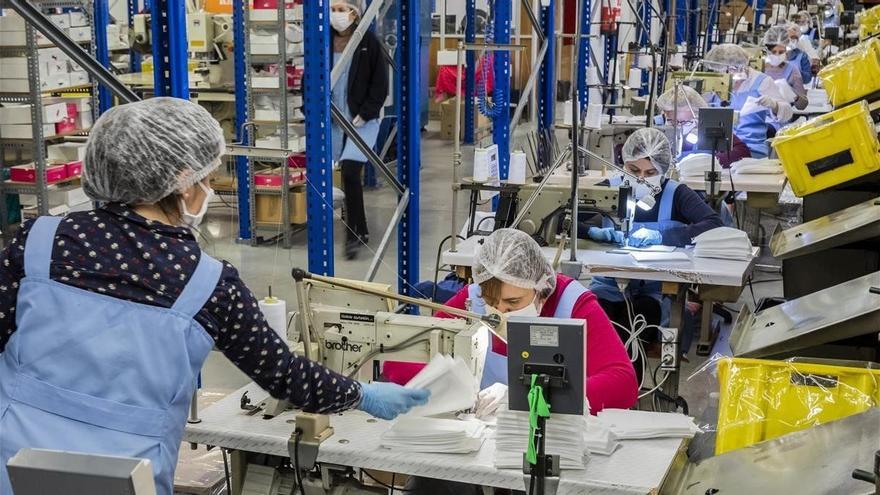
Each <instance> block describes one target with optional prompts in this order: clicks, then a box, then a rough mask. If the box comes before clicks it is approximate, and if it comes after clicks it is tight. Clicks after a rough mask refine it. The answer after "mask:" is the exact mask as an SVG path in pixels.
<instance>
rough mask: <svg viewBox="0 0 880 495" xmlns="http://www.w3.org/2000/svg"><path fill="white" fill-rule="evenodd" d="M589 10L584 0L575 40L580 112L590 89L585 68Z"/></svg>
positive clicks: (588, 42)
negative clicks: (578, 37) (579, 33)
mask: <svg viewBox="0 0 880 495" xmlns="http://www.w3.org/2000/svg"><path fill="white" fill-rule="evenodd" d="M591 15H592V12H591V8H590V1H589V0H586V1H585V2H584V3H583V6H582V7H581V18H580V23H581V39H579V40H576V42H577V43H578V59H577V64H578V65H577V89H578V100H579V101H580V103H581V112H583V111H585V110H584V109H586V108H587V103H588V102H589V99H590V88H589V86H588V85H587V67H589V66H590V50H592V47H591V46H590V39H589V38H587V37H586V36H588V35H589V34H590V32H591V27H592V26H591V23H590V19H591Z"/></svg>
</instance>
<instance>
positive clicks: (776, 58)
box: [764, 53, 785, 67]
mask: <svg viewBox="0 0 880 495" xmlns="http://www.w3.org/2000/svg"><path fill="white" fill-rule="evenodd" d="M764 60H766V61H767V63H768V64H770V65H771V66H773V67H779V66H780V65H782V62H785V55H777V54H775V53H771V54H769V55H767V57H766V58H765V59H764Z"/></svg>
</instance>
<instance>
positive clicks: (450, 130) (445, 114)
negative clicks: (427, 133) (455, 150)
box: [440, 98, 492, 141]
mask: <svg viewBox="0 0 880 495" xmlns="http://www.w3.org/2000/svg"><path fill="white" fill-rule="evenodd" d="M474 115H476V116H477V117H476V120H477V122H476V129H477V131H478V132H477V133H476V134H477V135H479V134H480V132H479V130H480V129H483V128H488V127H491V126H492V121H491V120H490V119H489V118H488V117H486V116H484V115H483V114H481V113H480V112H479V111H478V110H477V107H476V105H474ZM461 135H462V136H464V103H462V107H461ZM453 136H455V98H450V99H448V100H446V101H444V102H443V103H441V104H440V139H445V140H447V141H451V140H452V138H453Z"/></svg>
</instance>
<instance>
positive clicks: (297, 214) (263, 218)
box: [255, 189, 307, 225]
mask: <svg viewBox="0 0 880 495" xmlns="http://www.w3.org/2000/svg"><path fill="white" fill-rule="evenodd" d="M255 200H256V218H257V223H260V224H270V225H279V224H281V223H282V222H281V205H282V203H281V196H279V195H276V194H256V195H255ZM306 218H307V214H306V191H305V189H301V190H297V191H291V192H290V223H294V224H303V223H306Z"/></svg>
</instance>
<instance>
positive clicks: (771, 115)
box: [703, 43, 793, 158]
mask: <svg viewBox="0 0 880 495" xmlns="http://www.w3.org/2000/svg"><path fill="white" fill-rule="evenodd" d="M703 63H704V64H706V66H707V67H709V68H710V69H712V70H714V71H716V72H727V73H729V74H731V78H732V79H733V84H732V87H731V89H730V102H729V104H730V107H731V108H733V109H734V110H736V111H738V112H740V115H739V120H738V121H737V124H736V127H734V129H733V132H734V134H736V135H737V136H739V138H740V139H742V140H743V141H744V142H745V143H746V146H748V147H749V149H750V150H751V151H752V157H754V158H765V157H767V155H768V154H769V153H770V146H769V145H768V144H767V125H768V124H767V122H768V121H772V120H775V121H777V122H780V123H785V122H788V121H789V120H791V117H792V115H793V113H792V110H791V105H790V104H789V103H788V102H787V101H785V98H783V96H782V94H781V93H780V92H779V89H778V88H777V87H776V84H775V83H774V82H773V79H771V78H769V77H767V75H766V74H762V73H761V72H758V71H756V70H755V69H752V68H751V67H749V54H748V53H747V52H746V51H745V50H743V49H742V48H741V47H739V46H737V45H733V44H730V43H723V44H720V45H715V46H713V47H712V49H711V50H709V53H707V54H706V57H705V59H704V61H703ZM747 103H748V105H747ZM744 109H745V111H746V113H745V114H743V113H742V112H743V110H744Z"/></svg>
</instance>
